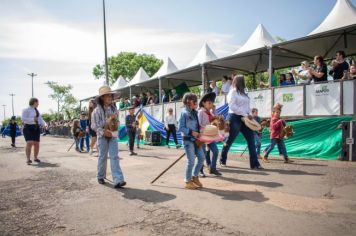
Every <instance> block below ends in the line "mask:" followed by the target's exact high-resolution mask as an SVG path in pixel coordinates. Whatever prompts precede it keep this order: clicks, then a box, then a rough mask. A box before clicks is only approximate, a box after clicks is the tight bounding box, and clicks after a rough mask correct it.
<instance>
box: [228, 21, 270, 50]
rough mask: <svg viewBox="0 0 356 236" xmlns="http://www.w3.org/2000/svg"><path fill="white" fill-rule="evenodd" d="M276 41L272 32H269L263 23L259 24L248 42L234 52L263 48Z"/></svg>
mask: <svg viewBox="0 0 356 236" xmlns="http://www.w3.org/2000/svg"><path fill="white" fill-rule="evenodd" d="M275 43H276V41H275V40H274V39H273V37H272V36H271V35H270V33H268V31H267V30H266V28H265V27H264V26H263V25H262V24H259V25H258V26H257V28H256V29H255V31H254V32H253V33H252V34H251V36H250V37H249V38H248V40H247V41H246V43H245V44H244V45H243V46H242V47H240V48H239V49H238V50H237V51H236V52H235V53H234V54H238V53H243V52H247V51H251V50H254V49H258V48H263V47H266V46H268V47H270V46H272V45H273V44H275Z"/></svg>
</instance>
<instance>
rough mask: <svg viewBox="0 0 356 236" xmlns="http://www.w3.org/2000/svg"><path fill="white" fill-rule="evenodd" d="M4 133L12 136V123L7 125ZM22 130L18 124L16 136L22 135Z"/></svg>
mask: <svg viewBox="0 0 356 236" xmlns="http://www.w3.org/2000/svg"><path fill="white" fill-rule="evenodd" d="M2 134H4V135H6V136H9V137H10V125H7V126H6V128H5V129H4V131H3V132H2ZM21 135H22V133H21V130H20V128H19V126H18V125H16V137H18V136H21Z"/></svg>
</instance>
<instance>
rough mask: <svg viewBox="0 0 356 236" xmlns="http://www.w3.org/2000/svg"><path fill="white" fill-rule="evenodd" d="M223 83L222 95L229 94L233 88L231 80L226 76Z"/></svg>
mask: <svg viewBox="0 0 356 236" xmlns="http://www.w3.org/2000/svg"><path fill="white" fill-rule="evenodd" d="M221 82H222V87H221V94H228V93H229V91H230V87H231V80H230V79H229V77H227V76H226V75H224V77H223V78H222V80H221Z"/></svg>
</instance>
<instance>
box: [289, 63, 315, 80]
mask: <svg viewBox="0 0 356 236" xmlns="http://www.w3.org/2000/svg"><path fill="white" fill-rule="evenodd" d="M292 73H293V75H294V76H295V78H296V79H297V84H309V83H310V79H311V75H310V73H309V62H307V61H302V63H301V68H300V70H299V71H298V72H297V71H296V70H293V71H292Z"/></svg>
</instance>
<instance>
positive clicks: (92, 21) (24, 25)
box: [0, 0, 356, 121]
mask: <svg viewBox="0 0 356 236" xmlns="http://www.w3.org/2000/svg"><path fill="white" fill-rule="evenodd" d="M335 2H336V0H313V1H310V0H268V1H264V0H248V1H246V0H194V1H192V0H175V1H173V0H130V1H129V0H126V1H124V0H106V1H105V3H106V21H107V43H108V56H112V55H116V54H118V53H119V52H121V51H133V52H137V53H148V54H154V55H156V56H157V57H158V58H161V59H164V58H166V57H170V58H171V59H172V60H173V62H174V63H175V64H176V65H177V67H178V68H184V67H186V66H187V65H188V64H189V62H190V61H191V60H192V59H193V58H194V56H195V54H196V53H197V52H198V51H199V49H200V48H201V46H202V45H203V44H204V43H205V42H207V43H208V44H209V46H210V47H211V49H212V50H213V51H214V52H215V54H216V55H217V56H218V57H223V56H228V55H231V54H232V53H233V52H234V51H236V49H238V48H239V47H240V46H241V45H243V44H244V42H245V41H246V40H247V39H248V37H249V36H250V34H251V33H252V32H253V31H254V29H255V28H256V26H257V25H258V24H259V23H262V24H263V25H264V26H265V27H266V29H267V30H268V31H269V32H270V34H271V35H272V36H274V37H276V36H279V37H282V38H284V39H287V40H289V39H295V38H298V37H302V36H305V35H307V34H308V33H310V32H311V31H312V30H313V29H314V28H316V27H317V26H318V25H319V24H320V23H321V22H322V21H323V19H324V18H325V17H326V16H327V15H328V13H329V12H330V11H331V9H332V8H333V6H334V4H335ZM351 2H352V3H353V4H354V5H356V0H351ZM0 10H1V14H0V81H1V85H0V106H1V105H6V107H5V113H6V117H10V116H11V115H12V106H11V96H9V94H10V93H14V94H15V96H14V113H15V115H21V111H22V109H23V108H25V107H26V106H27V105H28V100H29V98H30V97H31V78H30V76H28V75H27V74H28V73H32V72H34V73H36V74H37V76H36V77H35V78H34V96H35V97H37V98H39V100H40V107H39V110H40V111H41V112H42V113H45V112H49V111H50V109H52V110H56V103H55V102H54V101H52V100H51V99H50V98H48V95H49V94H50V92H51V91H50V89H49V88H48V86H47V85H46V84H45V83H46V82H47V81H55V82H58V83H59V84H63V85H68V84H71V85H72V86H73V91H72V92H73V94H74V96H75V97H76V98H77V99H82V98H86V97H89V96H93V95H95V94H97V92H98V88H99V87H100V86H101V85H102V84H103V79H101V80H95V79H94V77H93V75H92V68H93V67H94V66H95V65H96V64H99V63H102V62H103V61H104V41H103V19H102V18H103V15H102V1H101V0H60V1H54V0H0ZM0 108H1V112H0V121H1V120H3V118H4V116H3V110H2V108H3V107H2V106H1V107H0Z"/></svg>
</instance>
